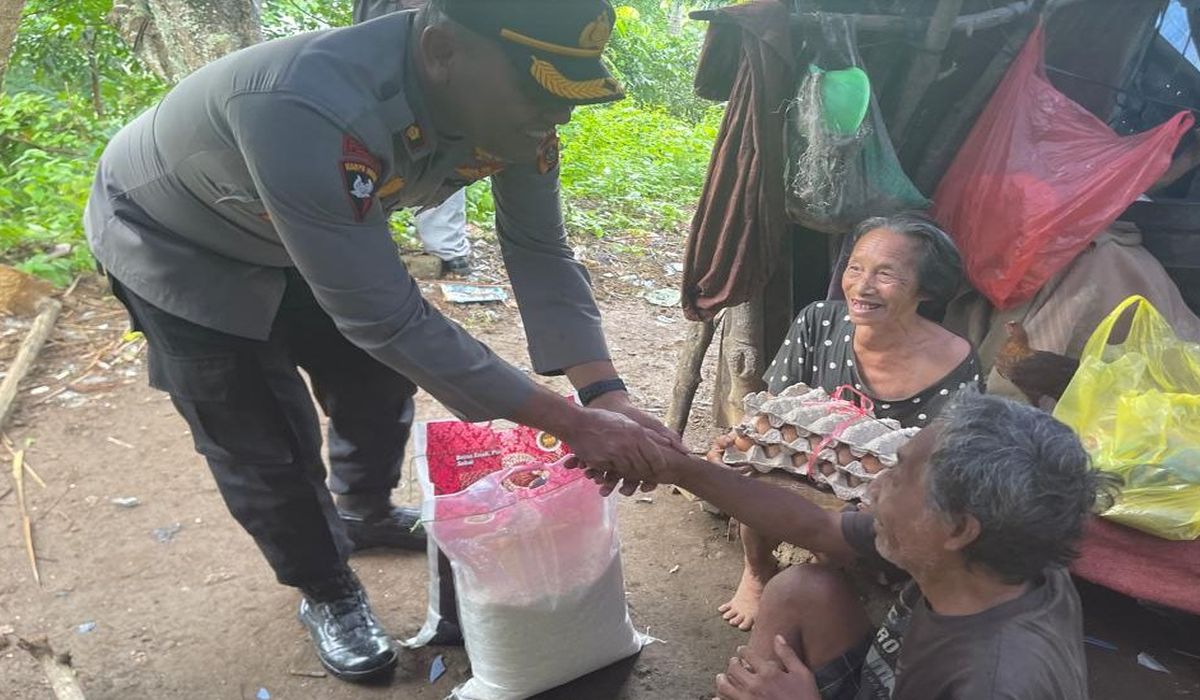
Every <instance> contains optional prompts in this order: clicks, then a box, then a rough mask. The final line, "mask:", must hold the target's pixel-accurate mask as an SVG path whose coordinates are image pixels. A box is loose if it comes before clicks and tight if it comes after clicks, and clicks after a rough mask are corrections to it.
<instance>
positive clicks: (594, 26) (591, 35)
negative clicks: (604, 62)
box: [579, 13, 612, 50]
mask: <svg viewBox="0 0 1200 700" xmlns="http://www.w3.org/2000/svg"><path fill="white" fill-rule="evenodd" d="M611 36H612V24H610V23H609V21H608V13H602V14H601V15H600V16H599V17H597V18H596V19H594V20H592V21H591V22H590V23H589V24H588V26H586V27H584V28H583V33H582V34H580V35H579V45H580V46H581V47H583V48H585V49H593V50H596V49H603V48H604V45H605V44H607V43H608V39H609V37H611Z"/></svg>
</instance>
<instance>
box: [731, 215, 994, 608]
mask: <svg viewBox="0 0 1200 700" xmlns="http://www.w3.org/2000/svg"><path fill="white" fill-rule="evenodd" d="M851 243H852V249H851V253H850V257H849V259H848V261H847V263H846V270H845V273H844V274H843V276H842V291H843V293H844V294H845V297H846V300H845V301H822V302H816V303H814V304H811V305H809V306H808V307H807V308H805V309H804V310H803V311H801V312H800V315H799V316H797V317H796V321H795V323H794V324H793V325H792V329H791V331H790V332H789V333H788V337H787V339H786V340H784V341H783V346H782V347H781V348H779V352H778V354H777V355H776V356H775V359H774V360H773V361H772V362H771V365H770V367H768V368H767V372H766V376H765V377H764V379H765V380H766V382H767V386H768V389H769V390H770V392H771V393H773V394H778V393H779V392H781V391H782V390H783V389H785V388H787V387H788V386H791V385H792V384H795V383H797V382H804V383H805V384H808V385H809V386H814V387H816V386H820V387H822V388H824V389H825V390H826V391H829V392H832V391H834V390H835V389H837V388H838V387H840V386H843V385H849V386H852V387H854V388H855V389H856V390H858V391H859V392H860V393H861V394H863V395H865V396H866V397H868V398H869V399H871V400H872V401H873V402H874V404H875V415H876V416H878V417H879V418H893V419H895V420H897V421H899V422H900V423H901V424H902V425H903V426H905V427H913V426H915V427H924V426H926V425H929V423H930V421H932V420H933V419H934V417H935V416H937V414H938V411H940V410H941V408H942V407H943V406H944V405H946V403H947V402H949V400H950V398H951V397H952V396H953V395H954V394H955V392H957V391H958V390H959V389H964V388H966V387H968V386H975V385H977V384H978V382H979V360H978V358H977V357H976V355H975V352H974V351H973V349H972V348H971V344H970V343H968V342H967V341H966V340H964V339H963V338H961V337H959V336H957V335H955V334H953V333H951V332H950V331H948V330H946V329H945V328H942V327H941V326H939V325H938V324H937V323H934V322H933V321H930V320H928V319H926V318H925V317H923V316H922V315H921V314H920V313H919V311H920V310H921V308H922V305H931V306H932V305H941V304H944V303H945V302H947V301H949V299H950V297H951V296H952V295H953V294H954V293H955V291H956V290H957V288H958V285H959V283H960V281H961V280H962V259H961V258H960V257H959V254H958V250H957V249H956V248H955V247H954V243H953V242H952V241H951V240H950V237H949V236H947V235H946V233H945V232H944V231H942V230H941V229H940V228H939V227H938V226H937V224H935V223H934V222H933V221H932V220H930V219H928V218H927V217H925V216H923V215H920V214H913V213H906V214H898V215H895V216H890V217H877V218H872V219H867V220H866V221H864V222H862V224H860V225H859V226H858V228H857V229H856V230H855V231H854V233H853V234H852V238H851ZM730 439H731V438H730V437H729V436H725V437H722V438H720V439H718V441H717V444H716V445H714V449H723V448H724V447H726V446H727V445H728V444H729V440H730ZM741 534H742V544H743V548H744V549H745V554H746V566H745V569H744V571H743V572H742V580H741V582H740V583H739V584H738V588H737V592H736V593H734V596H733V598H732V599H731V600H730V601H729V602H727V603H725V604H724V605H722V606H721V607H720V608H719V611H720V612H721V614H722V616H723V617H724V618H725V619H726V620H728V621H729V623H730V624H731V625H734V626H736V627H740V628H741V629H746V630H748V629H750V628H751V627H752V626H753V625H754V619H755V617H756V616H757V614H758V606H759V601H760V600H761V598H762V592H763V588H764V587H765V586H766V585H767V582H768V581H770V580H771V577H773V576H774V575H775V573H776V572H777V571H778V562H777V561H776V559H775V555H774V550H775V548H776V547H778V546H779V541H778V540H775V539H771V538H768V537H764V536H762V535H760V534H758V533H756V532H755V531H753V530H751V529H750V528H748V527H746V526H745V525H743V526H742V528H741Z"/></svg>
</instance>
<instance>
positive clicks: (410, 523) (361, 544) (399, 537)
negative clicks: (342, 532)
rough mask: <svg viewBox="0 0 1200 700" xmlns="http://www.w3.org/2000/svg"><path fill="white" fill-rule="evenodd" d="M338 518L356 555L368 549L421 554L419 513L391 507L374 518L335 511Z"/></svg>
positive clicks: (423, 537) (422, 545) (423, 532)
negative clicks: (417, 552) (389, 548)
mask: <svg viewBox="0 0 1200 700" xmlns="http://www.w3.org/2000/svg"><path fill="white" fill-rule="evenodd" d="M338 516H339V517H341V519H342V522H343V523H344V524H345V525H346V534H347V535H349V536H350V542H352V543H353V544H354V551H356V552H359V551H362V550H364V549H371V548H372V547H393V548H396V549H412V550H416V551H421V552H424V551H425V528H424V527H422V526H421V511H419V510H417V509H416V508H392V509H391V510H390V511H388V512H387V513H385V514H384V515H382V516H380V517H374V518H370V517H362V516H359V515H355V514H353V513H348V512H346V511H344V510H339V511H338Z"/></svg>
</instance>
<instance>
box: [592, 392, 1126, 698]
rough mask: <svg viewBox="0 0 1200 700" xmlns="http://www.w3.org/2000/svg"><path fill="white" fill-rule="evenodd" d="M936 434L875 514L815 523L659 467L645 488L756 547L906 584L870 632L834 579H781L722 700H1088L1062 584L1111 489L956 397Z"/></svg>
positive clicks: (1029, 413)
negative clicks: (678, 495) (864, 566)
mask: <svg viewBox="0 0 1200 700" xmlns="http://www.w3.org/2000/svg"><path fill="white" fill-rule="evenodd" d="M943 416H945V417H944V418H942V419H939V420H938V421H937V422H935V423H934V424H933V425H931V426H930V427H928V428H926V429H924V430H922V431H921V432H920V433H919V434H917V436H916V437H914V438H913V439H912V441H910V442H909V443H908V444H907V445H905V446H904V447H903V448H902V449H901V450H900V454H899V463H898V464H897V465H896V467H894V468H893V469H890V470H888V471H886V472H884V473H883V474H882V475H881V476H880V478H879V479H878V480H877V481H876V482H875V483H876V485H877V486H876V487H875V489H874V502H875V508H874V512H872V513H860V512H854V513H833V512H827V511H825V510H822V509H821V508H819V507H817V506H815V505H813V504H812V503H810V502H809V501H807V500H805V499H804V498H803V497H802V496H800V495H798V494H795V493H793V492H790V491H785V490H782V489H779V488H777V487H773V486H771V485H769V484H767V483H765V482H762V481H759V480H755V479H747V478H745V477H743V476H741V475H740V474H738V473H737V472H734V471H732V470H729V469H726V468H724V467H722V466H718V465H716V464H712V463H709V462H704V461H701V460H697V459H690V458H687V457H684V456H682V455H678V454H670V453H668V452H664V453H663V459H662V460H661V461H660V462H659V463H658V467H657V469H655V470H654V472H653V476H652V478H655V479H657V480H659V481H662V482H669V483H675V484H679V485H680V486H681V487H683V488H686V489H688V490H689V491H691V492H692V493H695V494H697V495H698V496H700V497H701V498H704V499H706V500H708V501H710V502H712V503H713V504H715V505H717V506H718V507H720V508H721V509H723V510H724V511H725V512H727V513H729V514H731V515H732V516H733V517H735V518H737V519H738V520H740V521H742V522H744V523H745V524H746V525H749V526H750V527H752V528H754V529H755V530H757V531H760V532H763V533H769V534H770V535H771V536H773V537H777V538H779V539H781V540H784V541H786V542H791V543H794V544H796V545H799V546H801V547H806V548H808V549H810V550H813V551H819V552H824V553H827V554H830V555H835V556H836V555H844V556H858V557H860V558H862V559H865V560H866V561H867V562H868V563H874V564H878V565H886V563H891V564H892V565H895V566H897V567H900V568H901V569H903V570H905V571H907V572H908V573H909V574H911V575H912V581H911V582H910V583H909V584H907V586H906V588H904V590H903V591H902V592H901V594H900V597H899V599H898V600H897V601H896V602H895V604H894V606H893V607H892V609H891V611H890V612H889V613H888V614H887V617H886V619H885V620H884V623H883V625H882V626H881V627H879V628H878V629H877V630H875V629H873V627H872V625H871V624H870V623H869V621H868V619H867V615H866V612H865V610H864V608H863V606H862V603H861V602H860V601H859V599H858V597H857V595H856V594H855V593H854V590H853V589H852V588H851V587H850V585H849V583H848V582H847V581H846V580H845V578H843V576H842V575H841V573H840V572H838V571H837V570H835V569H832V568H829V567H826V566H822V565H806V566H795V567H792V568H790V569H787V570H785V571H783V572H782V573H780V574H778V575H777V576H776V577H775V578H773V579H772V580H771V582H770V583H769V584H768V585H767V587H766V591H765V592H764V594H763V600H762V608H761V611H760V612H761V614H760V616H759V620H758V623H757V624H756V625H755V626H754V631H753V633H752V634H751V637H750V642H749V645H748V646H747V647H743V648H742V649H739V655H738V657H737V658H735V659H733V660H732V661H731V662H730V665H729V668H728V670H727V671H726V672H725V673H723V674H721V675H720V676H718V677H717V694H718V695H719V696H720V697H721V698H722V699H723V700H751V699H754V700H817V699H818V698H819V699H822V700H850V699H855V700H886V699H889V698H890V699H892V700H930V699H932V698H945V699H957V700H1001V699H1005V700H1007V699H1022V700H1042V699H1044V700H1085V698H1087V671H1086V667H1085V661H1084V652H1083V620H1082V615H1081V610H1080V603H1079V597H1078V594H1077V593H1076V591H1075V588H1074V585H1073V584H1072V582H1071V578H1070V575H1069V574H1068V573H1067V570H1066V566H1067V564H1069V563H1070V561H1071V560H1072V558H1073V557H1074V556H1075V552H1076V546H1077V544H1078V542H1079V539H1080V537H1081V535H1082V534H1083V528H1084V524H1085V522H1086V519H1087V517H1088V514H1089V513H1090V512H1091V511H1092V509H1093V507H1094V506H1095V505H1096V504H1097V502H1098V500H1106V499H1108V498H1110V496H1111V489H1112V485H1111V481H1110V480H1109V479H1108V478H1107V477H1106V476H1104V475H1102V474H1101V473H1099V472H1097V471H1096V470H1094V469H1092V468H1091V467H1090V464H1089V460H1088V456H1087V453H1086V452H1084V450H1083V447H1082V446H1081V445H1080V443H1079V440H1078V439H1077V438H1076V436H1075V435H1074V434H1073V433H1072V432H1071V431H1070V429H1068V428H1067V427H1066V426H1064V425H1062V424H1061V423H1059V422H1058V421H1055V420H1054V419H1053V418H1051V417H1050V416H1048V415H1046V414H1044V413H1041V412H1039V411H1036V410H1034V409H1032V408H1029V407H1026V406H1022V405H1018V404H1016V403H1013V402H1010V401H1007V400H1005V399H999V398H995V397H986V396H980V395H978V394H966V395H964V396H963V397H962V398H960V399H959V400H958V402H957V403H956V404H955V405H953V406H952V407H950V408H948V409H947V410H946V411H945V412H944V413H943ZM613 476H615V475H613ZM642 476H643V477H645V478H651V476H650V475H649V474H643V475H642ZM597 478H598V479H602V477H599V476H597ZM608 487H609V488H611V482H609V484H608Z"/></svg>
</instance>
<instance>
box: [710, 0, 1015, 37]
mask: <svg viewBox="0 0 1200 700" xmlns="http://www.w3.org/2000/svg"><path fill="white" fill-rule="evenodd" d="M959 4H960V5H961V3H959ZM1036 4H1037V0H1020V1H1019V2H1010V3H1008V4H1007V5H1002V6H1000V7H997V8H994V9H991V10H984V11H983V12H976V13H973V14H969V15H962V16H961V17H958V18H957V19H954V22H953V24H952V25H951V26H950V30H951V31H953V32H964V33H966V34H971V33H974V32H978V31H983V30H985V29H992V28H993V27H999V26H1002V25H1005V24H1008V23H1009V22H1012V21H1013V20H1016V19H1018V18H1020V17H1023V16H1024V15H1026V14H1029V12H1030V10H1032V9H1033V7H1034V6H1035V5H1036ZM834 16H841V17H844V18H845V19H846V21H847V22H849V23H850V26H852V27H854V29H855V30H857V31H859V32H864V33H871V32H879V33H885V34H906V33H907V34H920V33H921V31H922V30H924V29H925V28H926V27H927V26H929V23H930V20H929V19H928V18H924V17H902V16H900V15H865V14H854V13H845V14H844V13H838V12H801V13H795V14H793V15H792V18H791V23H792V27H794V28H796V29H810V28H812V27H817V26H820V25H821V23H822V22H823V21H824V20H826V19H827V18H829V17H834ZM688 17H690V18H691V19H695V20H702V21H705V22H722V21H727V20H725V18H724V17H722V16H721V14H720V12H718V11H716V10H696V11H694V12H692V13H691V14H689V15H688Z"/></svg>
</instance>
